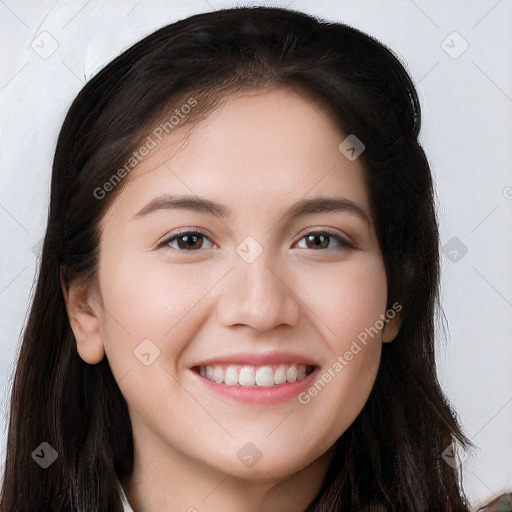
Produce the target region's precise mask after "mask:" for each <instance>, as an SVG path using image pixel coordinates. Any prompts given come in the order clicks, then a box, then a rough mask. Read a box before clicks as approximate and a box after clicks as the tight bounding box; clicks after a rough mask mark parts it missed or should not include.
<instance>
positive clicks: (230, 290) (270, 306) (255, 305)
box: [217, 252, 301, 331]
mask: <svg viewBox="0 0 512 512" xmlns="http://www.w3.org/2000/svg"><path fill="white" fill-rule="evenodd" d="M269 264H270V261H269V260H268V259H267V257H266V255H265V252H263V254H262V255H260V257H259V258H258V259H256V260H255V261H253V262H252V263H247V262H245V261H244V260H243V259H242V258H239V257H238V256H237V258H236V261H235V262H234V268H233V269H232V270H231V272H229V273H228V275H227V276H226V278H225V279H223V280H222V282H221V283H220V286H221V289H220V295H219V298H218V301H217V320H218V321H219V322H220V323H222V324H223V325H226V326H232V325H247V326H250V327H252V328H254V329H256V330H258V331H267V330H270V329H272V328H274V327H276V326H278V325H282V324H285V325H292V326H293V325H297V323H298V322H299V318H300V305H301V302H300V300H299V298H298V297H297V295H296V293H295V291H294V290H293V286H292V284H291V283H289V282H287V281H289V278H288V279H287V277H286V276H287V274H286V272H283V271H279V270H276V269H275V268H276V266H275V264H274V265H273V266H272V268H271V267H270V266H269Z"/></svg>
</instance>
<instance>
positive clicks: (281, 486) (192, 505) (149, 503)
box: [121, 437, 334, 512]
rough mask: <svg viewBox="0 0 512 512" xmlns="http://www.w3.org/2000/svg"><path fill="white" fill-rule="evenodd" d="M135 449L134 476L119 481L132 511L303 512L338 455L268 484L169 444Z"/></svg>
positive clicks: (270, 478)
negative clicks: (207, 463)
mask: <svg viewBox="0 0 512 512" xmlns="http://www.w3.org/2000/svg"><path fill="white" fill-rule="evenodd" d="M134 439H136V438H135V437H134ZM146 439H147V438H146ZM134 445H135V446H134V469H133V473H132V474H131V475H130V477H129V478H128V479H126V480H125V481H123V482H121V483H122V486H123V488H124V490H125V494H126V496H127V498H128V501H129V502H130V505H131V507H132V508H133V510H134V512H161V511H162V510H166V511H168V512H185V511H186V512H203V511H208V512H240V511H241V510H243V511H244V512H262V511H265V510H279V512H305V511H306V510H307V508H308V506H309V505H310V504H311V502H312V501H313V500H314V499H315V498H316V496H317V495H318V493H319V492H320V490H321V488H322V485H323V482H324V479H325V476H326V474H327V470H328V468H329V464H330V462H331V460H332V456H333V453H334V449H333V448H331V449H330V450H328V451H327V452H326V453H324V454H323V455H322V456H320V457H319V458H318V459H316V460H315V461H314V462H313V463H312V464H310V465H309V466H307V467H306V468H304V469H302V470H301V471H299V472H297V473H294V474H292V475H291V476H288V477H285V478H281V479H276V478H272V477H271V475H270V474H269V478H268V479H264V480H263V479H262V480H243V479H240V478H237V477H234V476H230V475H226V474H225V473H222V472H219V471H218V470H216V469H215V468H212V467H210V466H205V465H204V463H201V462H200V461H197V460H191V459H190V458H189V457H186V456H184V454H182V453H180V452H179V451H176V450H173V449H171V448H169V446H168V445H166V446H165V448H163V449H158V447H155V445H153V446H151V447H146V446H142V445H140V444H139V445H138V444H137V442H135V443H134Z"/></svg>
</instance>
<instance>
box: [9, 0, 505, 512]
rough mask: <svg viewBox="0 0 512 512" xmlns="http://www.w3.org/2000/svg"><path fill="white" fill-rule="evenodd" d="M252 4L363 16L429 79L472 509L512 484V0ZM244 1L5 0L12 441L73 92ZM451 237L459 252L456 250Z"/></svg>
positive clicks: (453, 389)
mask: <svg viewBox="0 0 512 512" xmlns="http://www.w3.org/2000/svg"><path fill="white" fill-rule="evenodd" d="M256 3H257V4H259V5H262V4H264V5H278V6H288V7H289V8H291V9H297V10H303V11H305V12H308V13H312V14H316V15H318V16H321V17H324V18H326V19H330V20H335V21H343V22H345V23H348V24H350V25H353V26H355V27H357V28H360V29H362V30H363V31H365V32H367V33H369V34H371V35H373V36H375V37H376V38H377V39H379V40H380V41H381V42H383V43H384V44H386V45H388V46H389V47H391V48H392V49H393V50H394V51H395V52H396V53H397V54H398V55H399V56H400V58H401V59H402V61H403V62H404V63H405V65H406V68H407V69H408V71H409V72H410V74H411V76H412V78H413V80H414V82H415V84H416V86H417V88H418V93H419V96H420V101H421V104H422V109H423V128H422V135H421V141H422V144H423V146H424V148H425V150H426V153H427V156H428V158H429V161H430V163H431V166H432V172H433V175H434V179H435V182H436V188H437V203H438V211H439V222H440V231H441V242H442V245H443V246H447V249H446V253H447V254H445V255H443V256H442V271H443V275H442V303H443V307H444V312H445V315H446V320H447V322H446V324H447V327H448V330H447V333H446V335H445V334H443V329H442V326H441V325H440V326H439V329H438V330H439V337H438V353H437V359H438V365H439V374H440V380H441V383H442V385H443V388H444V390H445V392H446V394H447V396H448V398H449V400H450V401H451V402H452V404H454V406H455V408H456V410H457V411H458V414H459V417H460V421H461V422H462V424H463V427H464V431H465V432H466V434H467V435H468V436H469V437H470V439H471V440H472V441H473V442H474V443H475V444H476V445H477V447H478V449H477V450H476V451H475V452H473V453H471V454H470V455H469V457H468V458H467V459H466V460H465V461H464V462H463V465H462V468H463V475H464V488H465V490H466V492H467V493H468V495H469V497H470V499H471V501H472V503H473V504H474V506H475V508H476V507H477V506H478V505H479V504H480V503H481V501H487V500H489V499H491V498H492V497H493V496H494V495H496V494H499V493H501V492H505V491H506V490H512V463H511V461H512V371H511V369H512V342H511V338H512V336H511V333H512V315H511V313H512V286H511V285H512V258H511V256H512V229H511V228H512V222H511V219H512V215H511V214H512V172H511V162H512V142H511V141H512V122H511V119H512V116H511V113H512V30H511V21H512V1H511V0H499V1H497V0H490V1H488V0H485V1H484V0H481V1H472V2H467V1H451V2H445V1H442V0H437V1H434V0H430V1H427V0H414V1H413V0H394V1H388V2H384V1H381V2H379V1H364V0H358V1H355V0H350V1H343V0H342V1H325V0H324V1H318V2H314V3H313V2H307V1H302V0H294V1H290V0H287V1H285V2H274V3H273V4H270V3H267V2H259V3H258V2H256ZM256 3H255V4H256ZM241 4H242V2H223V1H221V0H208V1H207V0H197V1H188V2H185V1H180V2H178V1H174V0H173V1H167V2H164V1H147V0H146V1H144V0H143V1H140V2H136V1H133V0H130V1H124V2H122V3H121V2H114V1H97V0H89V1H76V2H74V1H71V0H68V1H48V0H44V1H39V2H37V3H36V2H29V1H28V0H24V1H16V0H0V22H1V23H0V27H1V46H0V48H1V63H0V73H1V74H0V109H1V110H0V120H1V125H0V140H1V143H2V151H1V152H0V230H1V235H2V245H1V248H2V249H1V253H0V258H1V260H0V262H1V270H0V272H1V273H0V322H1V324H0V325H1V327H0V332H1V338H0V384H1V396H0V399H1V401H0V406H1V411H0V422H1V423H2V425H1V427H2V428H1V429H0V430H1V433H2V439H1V441H2V443H1V446H0V448H1V449H2V450H4V449H5V436H6V433H7V411H8V403H9V395H10V386H11V383H12V376H13V372H14V365H15V360H16V353H17V350H18V342H19V336H20V332H21V329H22V326H23V323H24V320H25V316H26V312H27V309H28V304H29V300H30V295H31V287H32V284H33V280H34V277H35V270H36V262H37V255H38V253H39V250H40V242H41V238H42V236H43V234H44V229H45V222H46V209H47V205H48V193H49V180H50V169H51V160H52V157H53V152H54V149H55V143H56V138H57V134H58V131H59V129H60V126H61V124H62V122H63V119H64V116H65V114H66V112H67V110H68V108H69V106H70V104H71V102H72V100H73V99H74V97H75V96H76V94H77V93H78V91H79V90H80V89H81V88H82V86H83V85H84V83H85V80H89V79H90V77H91V76H92V75H93V74H94V73H95V72H97V71H98V70H99V68H101V67H102V66H104V65H105V64H106V63H107V62H108V61H110V60H111V59H112V58H113V57H115V56H116V55H118V54H119V53H120V52H121V51H122V50H124V49H126V48H127V47H129V46H131V45H132V44H133V43H135V42H136V41H138V40H139V39H141V38H142V37H143V36H145V35H147V34H148V33H150V32H152V31H153V30H155V29H157V28H160V27H162V26H163V25H165V24H167V23H171V22H173V21H176V20H178V19H180V18H183V17H186V16H188V15H191V14H194V13H198V12H205V11H210V10H214V9H218V8H222V7H229V6H233V5H241ZM255 4H254V5H255ZM249 5H250V4H249ZM454 32H457V34H454ZM466 45H468V47H467V49H465V47H466ZM464 49H465V50H464ZM463 50H464V51H463ZM50 53H51V54H50ZM454 237H456V240H452V239H453V238H454ZM447 244H448V245H447ZM464 247H466V248H467V252H466V253H465V254H464ZM453 248H455V249H456V251H458V255H457V254H456V253H454V252H452V253H450V252H449V251H451V250H452V249H453ZM461 248H462V250H461ZM461 255H462V257H461ZM457 258H459V259H458V260H457ZM452 260H454V261H452ZM34 448H35V447H34ZM2 459H3V457H2Z"/></svg>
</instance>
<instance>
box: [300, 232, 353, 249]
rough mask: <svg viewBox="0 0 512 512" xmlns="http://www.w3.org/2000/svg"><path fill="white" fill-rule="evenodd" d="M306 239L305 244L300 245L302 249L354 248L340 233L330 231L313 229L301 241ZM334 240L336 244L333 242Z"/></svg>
mask: <svg viewBox="0 0 512 512" xmlns="http://www.w3.org/2000/svg"><path fill="white" fill-rule="evenodd" d="M302 240H305V241H306V242H305V247H304V245H303V246H302V247H301V246H300V245H298V247H299V248H300V249H342V248H354V246H353V245H352V244H351V243H350V242H348V241H347V240H345V239H343V238H341V237H340V236H339V235H336V234H335V233H331V232H330V231H319V232H316V231H312V232H310V233H308V234H307V235H305V236H303V237H302V238H301V240H300V241H299V243H300V242H301V241H302ZM332 240H334V246H333V244H332V243H331V242H332Z"/></svg>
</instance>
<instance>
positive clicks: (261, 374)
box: [256, 366, 274, 386]
mask: <svg viewBox="0 0 512 512" xmlns="http://www.w3.org/2000/svg"><path fill="white" fill-rule="evenodd" d="M256 384H257V385H258V386H273V385H274V372H273V371H272V368H271V367H270V366H260V368H258V369H257V370H256Z"/></svg>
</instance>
